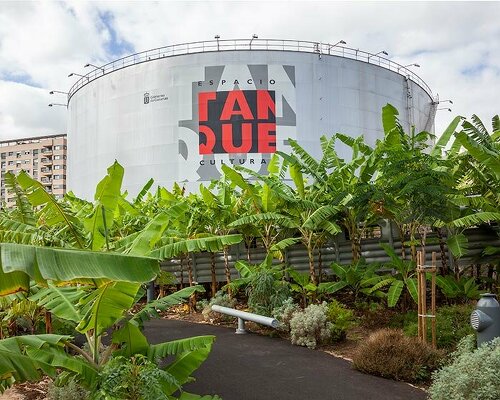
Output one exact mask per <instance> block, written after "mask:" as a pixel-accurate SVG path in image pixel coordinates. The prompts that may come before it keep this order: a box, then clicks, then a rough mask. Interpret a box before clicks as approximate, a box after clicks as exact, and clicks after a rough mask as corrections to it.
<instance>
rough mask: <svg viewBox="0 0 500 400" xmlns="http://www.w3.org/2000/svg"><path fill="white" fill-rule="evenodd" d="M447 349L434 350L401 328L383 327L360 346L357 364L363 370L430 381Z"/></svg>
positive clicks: (356, 359) (356, 356)
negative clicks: (406, 333) (405, 333)
mask: <svg viewBox="0 0 500 400" xmlns="http://www.w3.org/2000/svg"><path fill="white" fill-rule="evenodd" d="M443 356H444V354H443V352H441V351H439V350H434V349H433V348H432V347H431V346H429V345H427V344H424V343H422V342H421V341H420V340H419V339H417V338H415V337H408V336H405V335H404V333H403V331H401V330H399V329H380V330H378V331H376V332H374V333H372V334H371V335H370V336H369V337H368V339H367V340H366V341H364V342H362V343H361V344H360V345H359V346H358V348H357V349H356V351H355V353H354V357H353V363H354V367H355V368H356V369H357V370H359V371H362V372H366V373H368V374H372V375H378V376H382V377H384V378H390V379H396V380H399V381H406V382H423V381H427V380H429V378H430V376H431V373H432V371H434V370H435V369H437V368H438V367H439V366H440V363H441V361H442V359H443Z"/></svg>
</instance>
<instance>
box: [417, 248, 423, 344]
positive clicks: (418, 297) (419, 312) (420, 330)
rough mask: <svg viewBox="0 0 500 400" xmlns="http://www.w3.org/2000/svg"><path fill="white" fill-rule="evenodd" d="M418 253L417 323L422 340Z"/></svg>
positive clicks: (419, 336) (418, 262)
mask: <svg viewBox="0 0 500 400" xmlns="http://www.w3.org/2000/svg"><path fill="white" fill-rule="evenodd" d="M420 255H421V253H420V251H419V252H417V321H418V338H419V339H421V338H422V318H421V315H422V293H421V292H420V286H421V282H420Z"/></svg>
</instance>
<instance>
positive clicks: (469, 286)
mask: <svg viewBox="0 0 500 400" xmlns="http://www.w3.org/2000/svg"><path fill="white" fill-rule="evenodd" d="M436 284H437V285H438V287H439V289H441V291H442V292H443V294H444V295H445V296H446V298H448V299H456V300H459V301H462V302H465V301H467V300H477V299H478V298H479V295H480V294H481V292H480V291H479V285H478V284H477V283H476V278H474V277H472V278H467V277H465V276H461V277H460V278H459V279H456V278H455V277H454V276H453V275H446V276H441V275H438V276H436Z"/></svg>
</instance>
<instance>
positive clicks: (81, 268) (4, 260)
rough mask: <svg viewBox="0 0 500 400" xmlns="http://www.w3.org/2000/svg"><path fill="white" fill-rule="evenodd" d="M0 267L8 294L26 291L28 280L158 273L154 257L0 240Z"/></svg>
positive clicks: (97, 279) (146, 278)
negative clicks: (0, 241) (39, 245)
mask: <svg viewBox="0 0 500 400" xmlns="http://www.w3.org/2000/svg"><path fill="white" fill-rule="evenodd" d="M0 270H1V271H0V276H1V277H2V279H1V280H0V293H3V294H8V293H15V292H16V291H19V290H24V291H28V289H29V281H30V279H31V280H35V281H36V282H38V283H42V284H46V283H47V281H54V282H71V281H73V282H79V283H88V284H93V285H96V284H100V283H102V280H104V281H106V280H116V281H127V282H150V281H151V280H153V279H154V278H155V276H156V275H157V273H158V272H159V266H158V262H157V260H155V259H152V258H147V257H135V256H128V255H123V254H116V253H99V252H90V251H81V250H68V249H56V248H49V247H37V246H28V245H22V244H14V243H2V244H0ZM10 273H12V274H13V275H9V274H10ZM14 276H15V278H12V277H14Z"/></svg>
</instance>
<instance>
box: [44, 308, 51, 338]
mask: <svg viewBox="0 0 500 400" xmlns="http://www.w3.org/2000/svg"><path fill="white" fill-rule="evenodd" d="M45 333H52V314H51V313H50V312H49V311H45Z"/></svg>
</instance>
